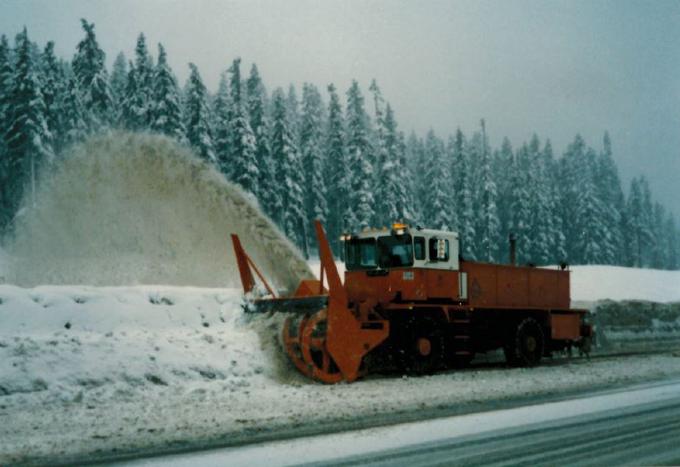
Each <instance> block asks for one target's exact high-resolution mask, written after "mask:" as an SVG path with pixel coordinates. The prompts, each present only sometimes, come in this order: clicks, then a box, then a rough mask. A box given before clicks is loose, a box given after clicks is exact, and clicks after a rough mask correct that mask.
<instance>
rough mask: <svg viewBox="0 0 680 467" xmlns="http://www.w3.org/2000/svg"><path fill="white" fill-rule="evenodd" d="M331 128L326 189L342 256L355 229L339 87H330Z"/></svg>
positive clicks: (332, 232)
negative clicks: (344, 239)
mask: <svg viewBox="0 0 680 467" xmlns="http://www.w3.org/2000/svg"><path fill="white" fill-rule="evenodd" d="M328 93H329V95H330V101H329V104H328V128H327V130H326V144H325V148H326V155H325V159H326V170H325V173H326V186H327V187H328V190H327V195H326V196H327V197H326V200H327V203H328V213H329V217H328V236H329V238H330V242H331V246H332V247H333V250H334V251H335V253H336V254H338V253H340V241H339V240H338V239H339V237H340V234H342V233H343V232H347V231H348V230H350V229H351V228H352V225H351V224H350V221H351V220H352V219H351V218H349V219H348V217H349V214H350V212H351V205H350V200H349V197H350V171H349V158H348V155H347V150H346V146H345V124H344V118H343V115H342V108H341V106H340V99H339V97H338V94H337V92H336V89H335V86H334V85H332V84H330V85H329V86H328Z"/></svg>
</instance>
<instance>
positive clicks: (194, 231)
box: [6, 132, 313, 290]
mask: <svg viewBox="0 0 680 467" xmlns="http://www.w3.org/2000/svg"><path fill="white" fill-rule="evenodd" d="M43 173H45V174H47V175H46V176H45V177H43V178H42V180H41V182H40V184H39V189H38V192H37V195H36V202H35V206H33V203H26V205H25V207H24V208H23V210H22V215H21V216H19V217H18V218H17V221H16V226H15V234H14V236H13V238H12V239H9V241H8V242H7V245H6V248H7V252H8V253H9V255H10V256H11V258H12V264H11V265H10V268H9V269H10V270H9V271H7V274H6V275H7V280H8V281H9V282H12V283H15V284H18V285H22V286H34V285H39V284H88V285H135V284H164V285H182V286H189V285H191V286H202V287H224V286H225V285H227V286H238V278H237V277H238V274H237V272H236V268H235V262H234V259H233V254H232V250H231V248H230V246H229V243H228V233H229V232H235V233H238V234H239V235H240V236H241V238H242V239H244V242H245V246H246V247H247V248H248V249H249V251H250V252H251V254H252V255H253V258H254V259H255V260H256V261H257V263H258V265H260V267H262V270H263V272H264V273H265V274H267V277H269V278H270V280H271V281H272V282H273V283H274V285H275V286H276V287H277V288H279V289H281V290H295V287H297V285H298V283H299V282H300V281H301V280H303V279H308V278H311V277H313V274H312V272H311V271H310V270H309V267H308V266H307V263H306V262H305V261H304V260H303V259H302V258H301V256H300V254H299V253H298V252H297V250H296V248H295V247H294V246H293V245H292V244H291V243H290V242H289V241H288V240H287V239H286V238H285V237H284V236H283V235H282V234H281V233H280V232H279V230H278V229H277V228H276V227H275V226H274V225H273V224H272V222H271V221H270V220H269V219H267V218H266V216H264V215H263V214H262V213H261V211H260V210H259V208H258V206H257V202H256V201H255V200H254V199H253V198H252V196H251V195H248V194H246V193H244V192H243V191H241V190H240V189H239V188H238V187H237V186H235V185H234V184H232V183H230V182H228V181H227V180H226V179H225V178H224V177H223V176H222V174H220V173H219V172H218V171H216V170H215V169H214V168H213V167H212V166H211V165H210V164H207V163H205V162H204V161H202V160H200V159H199V158H198V157H196V156H195V155H194V154H193V153H192V152H191V151H190V150H189V149H188V148H187V147H185V146H183V145H180V144H178V143H176V142H175V141H173V140H171V139H169V138H166V137H163V136H159V135H151V134H139V133H127V132H110V133H106V134H102V135H97V136H94V137H91V138H89V139H88V140H87V141H85V142H84V143H82V144H79V145H76V146H75V147H73V148H72V150H70V151H69V152H68V154H67V155H66V156H65V157H64V159H63V160H60V161H58V162H57V163H56V164H55V166H54V167H46V168H45V170H44V171H43Z"/></svg>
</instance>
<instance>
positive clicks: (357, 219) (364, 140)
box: [346, 81, 374, 230]
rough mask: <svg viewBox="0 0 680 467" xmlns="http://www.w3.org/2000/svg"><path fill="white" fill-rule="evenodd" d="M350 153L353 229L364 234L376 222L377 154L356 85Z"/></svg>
mask: <svg viewBox="0 0 680 467" xmlns="http://www.w3.org/2000/svg"><path fill="white" fill-rule="evenodd" d="M346 113H347V153H348V154H349V162H350V172H351V180H350V182H351V185H352V192H351V198H350V205H351V209H352V211H351V215H352V217H351V218H350V219H348V221H349V224H350V225H351V226H352V227H353V228H357V229H360V230H363V229H364V228H366V227H369V226H370V225H371V221H372V220H373V217H374V214H373V202H374V199H373V191H372V185H373V177H374V174H373V154H372V148H371V145H370V142H369V131H370V129H369V121H368V115H367V114H366V111H365V109H364V97H363V96H362V94H361V90H360V89H359V83H357V82H356V81H352V86H351V87H350V89H349V91H347V110H346Z"/></svg>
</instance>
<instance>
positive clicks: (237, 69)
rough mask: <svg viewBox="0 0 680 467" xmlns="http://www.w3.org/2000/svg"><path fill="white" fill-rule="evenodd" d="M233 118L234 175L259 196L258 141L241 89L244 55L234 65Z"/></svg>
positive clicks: (231, 125) (232, 83) (241, 184)
mask: <svg viewBox="0 0 680 467" xmlns="http://www.w3.org/2000/svg"><path fill="white" fill-rule="evenodd" d="M229 72H230V73H231V79H230V86H229V89H230V91H231V104H232V112H231V115H230V116H231V120H230V121H229V136H230V144H229V164H230V168H229V171H228V173H229V174H230V176H231V179H232V180H233V181H234V182H235V183H237V184H239V185H240V186H241V187H242V188H243V189H244V190H246V191H248V192H250V193H253V194H254V195H255V196H258V195H259V193H258V179H259V170H258V166H257V158H256V153H257V143H256V141H255V135H254V134H253V130H252V128H250V122H249V119H248V114H247V107H246V103H245V102H244V101H245V99H244V97H243V93H242V92H241V87H242V86H241V84H242V83H241V59H240V58H237V59H235V60H234V61H233V63H232V65H231V68H229Z"/></svg>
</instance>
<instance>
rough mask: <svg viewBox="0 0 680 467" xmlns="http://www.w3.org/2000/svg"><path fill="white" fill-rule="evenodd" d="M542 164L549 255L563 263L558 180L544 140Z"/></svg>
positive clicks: (548, 145) (553, 161)
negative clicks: (546, 206)
mask: <svg viewBox="0 0 680 467" xmlns="http://www.w3.org/2000/svg"><path fill="white" fill-rule="evenodd" d="M543 165H544V167H545V169H546V172H547V183H548V186H549V198H548V202H549V204H548V206H549V208H548V211H549V215H550V217H551V221H550V223H549V228H550V229H551V230H550V232H549V235H550V252H551V254H550V257H551V258H552V260H554V261H555V262H556V263H564V262H566V260H567V251H566V246H565V241H566V239H565V236H564V228H563V225H564V221H563V219H562V217H561V216H560V210H559V205H560V189H559V186H560V180H559V174H558V171H557V164H556V162H555V158H554V155H553V149H552V143H551V142H550V140H549V139H548V140H546V141H545V145H544V146H543Z"/></svg>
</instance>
